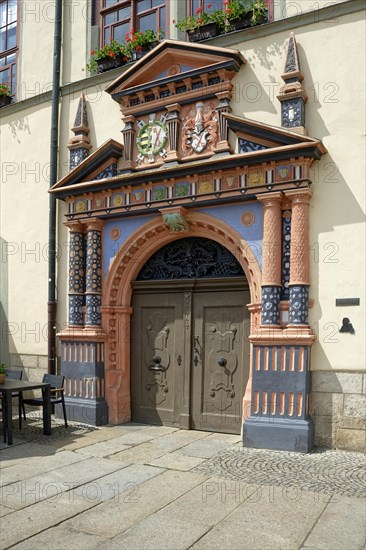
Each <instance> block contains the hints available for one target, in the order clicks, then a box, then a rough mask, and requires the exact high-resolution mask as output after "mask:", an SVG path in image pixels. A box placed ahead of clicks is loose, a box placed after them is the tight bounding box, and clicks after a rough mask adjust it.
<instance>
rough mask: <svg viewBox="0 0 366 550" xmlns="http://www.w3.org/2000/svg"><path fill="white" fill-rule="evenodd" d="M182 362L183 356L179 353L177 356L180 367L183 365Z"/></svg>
mask: <svg viewBox="0 0 366 550" xmlns="http://www.w3.org/2000/svg"><path fill="white" fill-rule="evenodd" d="M182 362H183V359H182V356H181V355H178V357H177V363H178V366H179V367H180V366H181V364H182Z"/></svg>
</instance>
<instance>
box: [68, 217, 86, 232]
mask: <svg viewBox="0 0 366 550" xmlns="http://www.w3.org/2000/svg"><path fill="white" fill-rule="evenodd" d="M64 226H65V227H68V228H69V231H70V233H84V230H85V227H84V225H83V224H82V223H81V221H80V220H69V221H67V222H64Z"/></svg>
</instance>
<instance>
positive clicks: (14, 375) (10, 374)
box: [6, 369, 25, 430]
mask: <svg viewBox="0 0 366 550" xmlns="http://www.w3.org/2000/svg"><path fill="white" fill-rule="evenodd" d="M6 378H9V380H21V379H22V378H23V371H21V370H15V369H7V370H6ZM11 397H12V399H14V398H15V399H16V398H18V415H19V430H21V429H22V408H23V416H24V420H25V410H24V405H23V407H22V402H23V392H13V393H12V394H11Z"/></svg>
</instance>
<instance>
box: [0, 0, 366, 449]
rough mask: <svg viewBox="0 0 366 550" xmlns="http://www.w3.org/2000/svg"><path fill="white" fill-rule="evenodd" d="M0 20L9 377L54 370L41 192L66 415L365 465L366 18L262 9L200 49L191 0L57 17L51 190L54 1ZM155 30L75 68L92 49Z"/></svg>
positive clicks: (345, 7)
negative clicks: (6, 88)
mask: <svg viewBox="0 0 366 550" xmlns="http://www.w3.org/2000/svg"><path fill="white" fill-rule="evenodd" d="M0 4H1V7H2V9H3V12H4V13H5V10H6V13H7V18H6V19H4V21H5V25H4V27H3V29H5V30H4V33H5V34H4V33H3V34H4V35H5V36H6V37H7V41H8V42H6V44H5V46H4V47H5V48H7V49H6V50H4V52H5V53H3V54H2V60H3V65H2V69H3V70H2V72H3V73H4V75H6V78H7V82H9V83H10V84H11V86H12V87H13V91H14V92H15V94H16V95H15V98H14V100H13V102H12V104H10V105H9V106H8V107H4V108H3V109H1V113H0V114H1V119H2V121H1V123H2V138H1V148H2V187H1V238H2V264H1V270H2V288H1V290H2V311H1V314H2V319H1V322H2V361H5V362H6V363H8V364H9V365H11V366H12V367H16V368H23V369H24V370H25V371H26V375H27V376H28V377H29V378H33V377H39V376H41V373H42V372H44V371H45V370H46V369H47V340H48V323H47V273H48V256H49V254H48V252H49V249H48V240H47V235H48V201H49V196H51V197H55V198H56V199H57V223H58V227H57V333H58V347H57V352H58V353H57V356H58V357H57V368H58V370H60V371H61V372H62V374H64V376H65V379H66V382H65V383H66V394H67V402H68V412H69V416H70V418H74V419H76V420H79V421H84V422H88V423H94V424H97V425H101V424H105V423H107V422H109V423H123V422H126V421H128V420H130V419H131V418H132V419H133V420H136V421H143V422H147V423H161V422H162V423H164V424H168V425H173V426H177V427H181V428H183V429H203V430H212V431H223V432H229V433H241V432H242V433H243V440H244V444H245V445H246V446H252V447H262V448H274V449H287V450H296V451H303V452H306V451H309V450H310V449H311V448H312V446H313V444H314V443H315V444H316V445H320V446H328V447H329V446H330V447H338V448H345V449H353V450H362V449H364V447H365V431H364V412H365V384H366V375H365V371H364V362H365V361H364V359H365V353H364V352H365V350H364V333H365V330H364V298H365V293H364V278H365V277H364V259H363V250H364V231H362V229H364V218H363V213H362V205H363V203H364V202H363V201H364V183H363V178H364V154H363V145H362V139H363V135H362V130H361V120H362V119H363V112H364V111H363V104H362V97H361V96H362V90H364V82H363V81H362V78H363V71H362V70H360V69H361V68H362V67H364V49H365V48H364V43H363V42H364V37H363V33H362V28H363V27H362V25H363V16H364V12H363V6H362V4H361V3H360V2H357V1H352V2H338V3H334V4H332V5H327V6H325V5H324V7H322V6H320V5H319V6H317V9H316V10H314V6H311V5H310V3H309V5H307V3H301V9H300V6H297V5H296V6H297V7H296V6H295V7H296V10H297V11H296V13H294V12H293V11H292V10H294V9H295V7H294V3H293V2H278V3H276V2H272V3H268V15H269V21H268V22H264V23H263V24H260V25H258V26H255V27H251V28H248V29H243V30H231V31H230V32H227V33H225V34H222V35H220V36H216V37H213V38H209V39H204V40H202V41H200V42H191V41H188V40H187V39H186V37H185V35H184V34H183V33H180V32H178V30H177V29H176V27H175V26H174V25H173V24H171V23H170V24H169V23H168V21H172V20H178V19H180V18H182V17H184V16H185V15H186V13H189V10H191V12H194V11H195V10H197V9H199V8H200V7H202V8H203V9H205V8H206V6H205V4H204V3H202V2H201V4H202V6H201V5H198V4H197V6H196V3H195V2H192V3H190V2H187V4H186V3H185V2H174V1H173V0H171V1H170V2H160V3H159V2H152V1H150V0H149V2H145V4H146V6H145V4H144V6H140V8H141V10H140V8H139V7H138V4H136V6H135V3H134V2H132V3H131V2H121V3H114V2H112V3H108V2H107V3H104V4H103V5H99V3H97V2H89V3H88V2H80V3H79V2H72V3H68V2H64V3H63V4H64V6H63V7H64V11H63V20H62V39H63V44H62V70H61V88H60V98H59V132H58V133H59V144H58V181H57V183H56V184H55V185H53V187H52V189H50V190H49V189H48V187H49V147H50V121H51V102H50V92H49V90H50V89H51V86H50V82H52V73H51V70H52V53H53V51H52V47H51V44H52V40H53V32H54V31H53V29H54V11H53V10H54V3H49V4H50V5H49V6H48V8H47V10H48V11H47V10H46V11H45V8H44V7H43V8H42V6H44V4H39V3H37V2H34V3H33V4H32V2H27V3H23V2H20V3H17V2H9V1H7V2H1V3H0ZM31 4H32V6H31ZM118 4H121V6H119V5H118ZM14 6H17V8H18V11H17V12H16V14H17V15H16V17H15V15H14V14H15V12H14V10H15V7H14ZM142 7H143V8H144V9H143V10H142ZM31 8H33V11H32V9H31ZM117 8H118V9H117ZM120 8H121V9H120ZM127 8H128V10H131V11H128V10H127ZM123 9H125V10H127V11H123ZM139 10H140V11H139ZM164 10H166V11H164ZM186 10H188V12H186ZM164 21H166V27H165V33H166V37H167V38H166V39H165V40H163V41H161V42H160V43H158V44H157V45H156V46H155V47H154V48H153V49H152V50H151V51H149V52H148V53H147V54H146V55H144V56H143V57H141V59H140V60H136V61H133V62H131V63H128V64H127V65H125V66H123V67H118V68H115V69H112V70H110V71H106V72H103V73H99V74H94V75H93V74H90V73H88V72H87V69H86V64H87V62H88V60H89V55H90V54H89V52H90V50H91V49H92V48H95V47H97V46H98V40H99V45H103V40H104V39H105V40H107V41H110V40H111V39H113V38H114V39H120V35H121V36H124V34H125V29H126V28H127V29H130V26H131V24H133V25H134V26H135V28H138V29H141V30H146V25H149V27H148V28H151V27H153V26H154V25H157V26H164ZM14 24H15V26H16V31H17V32H16V35H15V44H14V38H13V36H14V31H13V28H14ZM126 25H127V26H126ZM144 25H145V26H144ZM35 33H36V34H37V36H39V43H37V46H36V45H35V44H34V39H33V38H32V37H34V35H35ZM121 33H122V34H121ZM103 36H104V37H105V38H104V39H103ZM340 36H342V39H340ZM98 37H99V38H98ZM8 46H11V47H9V48H8ZM40 52H42V63H40V62H39V61H37V63H36V64H35V59H36V57H37V58H38V56H39V55H40ZM5 54H6V55H5ZM0 74H1V73H0ZM4 78H5V76H4ZM4 78H3V81H4ZM355 82H356V83H357V85H356V86H355V85H354V83H355ZM48 191H49V192H48ZM15 219H16V223H14V220H15Z"/></svg>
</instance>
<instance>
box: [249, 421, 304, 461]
mask: <svg viewBox="0 0 366 550" xmlns="http://www.w3.org/2000/svg"><path fill="white" fill-rule="evenodd" d="M243 443H244V447H252V448H254V449H272V450H275V451H294V452H299V453H308V452H310V451H311V449H312V448H313V444H314V426H313V421H312V420H311V419H309V420H295V419H294V420H289V419H282V418H276V419H275V418H268V417H265V418H253V417H252V418H251V417H249V418H248V419H247V420H246V421H245V422H244V426H243Z"/></svg>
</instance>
